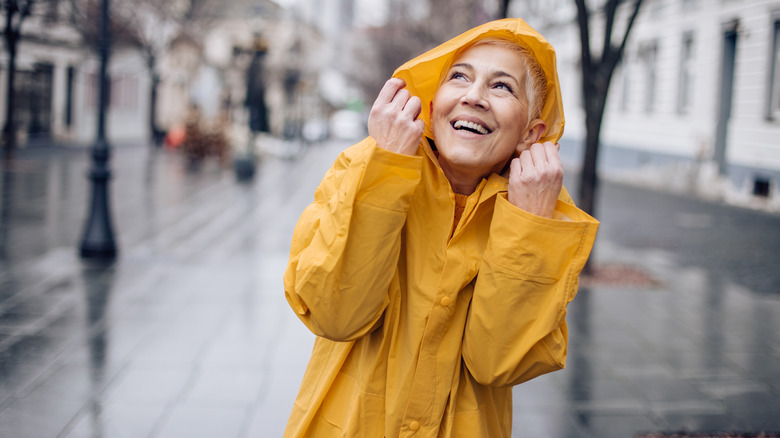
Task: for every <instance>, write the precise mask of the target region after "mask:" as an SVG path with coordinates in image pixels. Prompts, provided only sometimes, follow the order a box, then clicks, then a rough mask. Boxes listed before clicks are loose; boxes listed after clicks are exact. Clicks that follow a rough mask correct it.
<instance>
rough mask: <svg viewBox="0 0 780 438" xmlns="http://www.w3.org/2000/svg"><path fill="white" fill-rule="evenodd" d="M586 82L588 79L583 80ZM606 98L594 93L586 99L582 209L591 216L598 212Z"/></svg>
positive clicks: (580, 202) (581, 184) (580, 200)
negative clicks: (599, 174) (600, 142)
mask: <svg viewBox="0 0 780 438" xmlns="http://www.w3.org/2000/svg"><path fill="white" fill-rule="evenodd" d="M583 80H586V79H583ZM605 102H606V101H605V97H604V96H603V94H602V93H596V92H592V93H591V94H590V95H589V96H586V97H585V131H586V134H585V156H584V157H583V160H582V170H581V172H580V187H579V189H580V190H579V192H580V198H579V200H578V203H579V205H580V208H582V209H583V210H584V211H585V212H587V213H588V214H590V215H593V214H594V213H595V211H596V194H597V191H598V154H599V137H600V136H601V124H602V121H603V120H604V105H605Z"/></svg>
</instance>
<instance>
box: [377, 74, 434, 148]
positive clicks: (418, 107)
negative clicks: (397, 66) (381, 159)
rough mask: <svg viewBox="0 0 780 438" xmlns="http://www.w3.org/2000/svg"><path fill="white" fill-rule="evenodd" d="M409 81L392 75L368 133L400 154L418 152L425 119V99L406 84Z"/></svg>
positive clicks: (380, 143)
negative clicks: (422, 117) (411, 90)
mask: <svg viewBox="0 0 780 438" xmlns="http://www.w3.org/2000/svg"><path fill="white" fill-rule="evenodd" d="M405 87H406V82H404V80H403V79H400V78H391V79H390V80H388V81H387V82H385V85H384V86H383V87H382V91H380V92H379V96H377V98H376V101H374V105H373V106H372V107H371V112H370V113H369V115H368V135H370V136H371V137H372V138H373V139H374V140H375V141H376V142H377V145H379V147H381V148H382V149H386V150H388V151H390V152H395V153H397V154H405V155H414V154H415V153H416V152H417V147H418V145H419V144H420V138H421V137H422V134H423V131H424V129H425V123H424V122H423V121H422V120H421V119H419V118H418V116H419V115H420V112H421V111H422V102H421V101H420V98H419V97H417V96H412V95H410V94H409V91H408V90H407V89H406V88H405Z"/></svg>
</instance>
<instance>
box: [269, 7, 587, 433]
mask: <svg viewBox="0 0 780 438" xmlns="http://www.w3.org/2000/svg"><path fill="white" fill-rule="evenodd" d="M490 36H499V37H504V38H512V39H519V40H522V41H523V43H524V44H525V45H526V46H528V47H530V48H531V49H532V50H533V52H534V54H535V56H536V57H537V58H538V61H539V63H540V65H541V66H542V68H543V70H544V71H545V73H546V75H547V79H548V83H549V84H550V85H549V87H550V88H549V90H548V93H547V95H548V97H547V101H546V103H545V105H544V110H543V114H542V116H543V118H544V119H545V122H546V123H547V127H548V128H547V133H546V135H545V137H544V139H543V140H551V141H557V140H558V139H559V138H560V136H561V134H562V132H563V123H564V118H563V109H562V103H561V98H560V90H559V87H558V79H557V73H556V67H555V54H554V51H553V48H552V47H551V46H550V45H549V44H548V43H547V42H546V41H545V40H544V39H543V38H542V36H541V35H539V34H538V33H536V32H535V31H534V30H533V29H531V28H530V27H529V26H528V25H527V24H525V22H523V21H522V20H520V19H509V20H500V21H496V22H492V23H488V24H485V25H483V26H480V27H477V28H475V29H472V30H471V31H468V32H466V33H464V34H463V35H461V36H459V37H456V38H455V39H453V40H451V41H449V42H447V43H445V44H443V45H441V46H439V47H437V48H435V49H432V50H431V51H429V52H427V53H425V54H423V55H421V56H419V57H417V58H415V59H414V60H412V61H409V62H408V63H406V64H404V65H403V66H402V67H400V68H399V69H398V70H397V71H396V76H399V77H402V78H403V79H405V80H406V83H407V88H408V89H409V90H410V91H411V93H412V94H413V95H417V96H419V97H420V98H421V100H422V102H423V105H422V107H423V109H424V111H423V113H422V114H421V117H422V118H423V119H424V120H425V122H426V135H427V136H430V135H431V133H430V131H429V127H428V125H429V123H428V122H429V114H428V108H429V103H430V101H431V100H432V99H433V95H434V93H435V91H436V87H437V85H438V79H439V75H440V74H442V70H443V69H444V68H446V67H448V65H449V62H450V61H451V58H452V57H453V56H454V53H455V51H456V50H457V49H459V48H462V47H463V46H464V45H468V44H469V43H471V42H473V41H475V40H477V39H481V38H483V37H490ZM507 182H508V181H507V179H506V178H504V177H502V176H500V175H497V174H491V175H490V176H489V177H488V178H486V179H484V180H483V181H482V182H481V183H480V184H479V185H478V187H477V189H476V190H475V191H474V193H473V194H471V195H470V196H469V197H468V199H467V203H466V208H465V211H464V212H463V215H462V217H461V219H460V221H459V223H458V224H457V226H456V228H455V231H454V234H452V235H451V232H452V227H453V217H454V207H455V201H454V194H453V192H452V189H451V188H450V184H449V182H448V181H447V179H446V178H445V176H444V174H443V173H442V171H441V169H440V168H439V166H438V161H437V159H436V157H435V155H434V153H433V152H432V150H431V147H430V145H429V143H428V141H426V140H423V141H422V142H421V144H420V147H419V149H418V152H417V155H416V156H406V155H398V154H394V153H391V152H388V151H386V150H384V149H381V148H379V147H377V145H376V143H375V142H374V140H373V139H371V138H370V137H369V138H366V139H365V140H363V141H362V142H360V143H358V144H357V145H355V146H353V147H351V148H348V149H347V150H345V151H343V152H342V153H341V155H340V156H339V158H338V159H337V160H336V162H335V164H334V165H333V167H332V168H331V169H330V170H329V171H328V173H327V174H326V175H325V178H324V179H323V181H322V183H321V185H320V186H319V187H318V189H317V191H316V193H315V200H314V203H313V204H311V205H310V206H309V207H308V208H307V209H306V210H305V211H304V213H303V214H302V216H301V218H300V220H299V222H298V225H297V226H296V229H295V233H294V235H293V240H292V245H291V250H290V261H289V265H288V267H287V270H286V271H285V274H284V285H285V294H286V297H287V300H288V302H289V304H290V306H291V307H292V308H293V310H294V311H295V312H296V314H297V315H298V317H299V318H300V319H301V320H302V321H303V322H304V324H306V326H307V327H309V329H311V331H312V332H314V333H315V334H316V335H317V336H318V337H317V339H316V341H315V344H314V349H313V351H312V357H311V361H310V362H309V366H308V368H307V370H306V373H305V375H304V377H303V382H302V384H301V389H300V393H299V394H298V397H297V399H296V401H295V404H294V407H293V411H292V414H291V416H290V420H289V423H288V425H287V430H286V433H285V436H288V437H299V436H312V437H318V438H320V437H346V436H349V437H372V438H373V437H377V438H382V437H387V438H390V437H398V436H403V437H412V436H414V437H470V438H473V437H491V438H496V437H509V436H510V434H511V428H512V385H516V384H518V383H521V382H524V381H526V380H529V379H532V378H534V377H536V376H539V375H541V374H544V373H548V372H551V371H555V370H558V369H561V368H563V367H564V365H565V358H566V346H567V327H566V321H565V315H566V305H567V304H568V303H569V301H571V300H572V299H573V298H574V295H575V294H576V292H577V286H578V276H579V273H580V270H581V269H582V267H583V265H584V264H585V261H586V260H587V258H588V255H589V253H590V249H591V247H592V245H593V241H594V239H595V235H596V230H597V228H598V222H597V221H596V220H594V219H593V218H591V217H590V216H588V215H587V214H585V213H584V212H582V211H580V210H579V209H577V208H576V207H575V206H574V204H573V203H572V201H571V198H570V197H569V196H568V194H567V193H566V190H565V189H564V190H562V193H561V196H560V197H559V201H558V204H557V207H556V212H555V216H554V218H553V219H545V218H541V217H537V216H534V215H532V214H529V213H526V212H524V211H522V210H520V209H518V208H516V207H515V206H513V205H511V204H510V203H509V201H508V200H507V197H506V192H507Z"/></svg>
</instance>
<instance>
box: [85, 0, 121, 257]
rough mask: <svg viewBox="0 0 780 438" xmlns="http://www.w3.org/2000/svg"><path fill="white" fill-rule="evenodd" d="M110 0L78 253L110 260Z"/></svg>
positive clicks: (113, 252) (113, 250) (101, 39)
mask: <svg viewBox="0 0 780 438" xmlns="http://www.w3.org/2000/svg"><path fill="white" fill-rule="evenodd" d="M108 6H109V0H102V7H101V18H100V37H99V41H98V46H99V52H100V79H99V81H100V85H99V87H98V99H99V101H98V119H97V140H96V141H95V145H94V147H93V148H92V169H91V170H90V172H89V179H90V180H91V182H92V202H91V203H90V207H89V215H88V218H87V223H86V226H85V228H84V235H83V237H82V240H81V247H80V253H81V257H82V258H88V259H104V260H105V259H113V258H115V257H116V253H117V248H116V243H115V241H114V230H113V227H112V226H111V211H110V205H109V191H108V180H109V179H111V171H110V170H109V168H108V161H109V158H110V156H111V152H110V149H109V144H108V141H106V104H107V100H108V99H107V98H108V74H107V70H108V57H109V47H110V43H111V42H110V39H109V38H110V34H109V19H108Z"/></svg>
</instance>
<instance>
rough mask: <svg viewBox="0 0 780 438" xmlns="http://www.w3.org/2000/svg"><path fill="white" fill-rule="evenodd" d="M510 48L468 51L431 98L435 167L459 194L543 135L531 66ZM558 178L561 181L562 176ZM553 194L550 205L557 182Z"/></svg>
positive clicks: (488, 45)
mask: <svg viewBox="0 0 780 438" xmlns="http://www.w3.org/2000/svg"><path fill="white" fill-rule="evenodd" d="M514 47H518V49H515V48H513V47H512V46H511V45H510V44H509V43H508V42H507V43H502V44H496V43H495V42H494V40H489V41H487V42H480V43H477V44H475V45H473V46H471V47H470V48H468V49H467V50H466V51H464V52H463V53H461V54H460V55H459V56H457V57H456V58H455V59H456V60H457V61H456V62H455V64H453V66H452V67H450V68H449V70H448V72H447V73H446V74H445V75H444V78H445V79H444V80H443V81H442V83H441V85H440V86H439V89H438V91H436V95H435V96H434V99H433V102H432V104H431V125H432V126H431V129H432V131H433V136H434V139H435V142H436V146H437V149H438V152H439V154H438V158H439V164H440V166H441V168H442V171H444V174H445V175H446V176H447V179H448V180H449V181H450V184H452V186H453V189H454V190H455V192H457V193H461V194H464V195H469V194H471V193H472V192H473V191H474V189H475V188H476V186H477V184H478V183H479V181H480V180H482V179H483V178H485V177H486V176H488V175H490V173H492V172H495V173H501V170H502V169H503V168H504V167H505V166H506V164H507V162H509V159H510V158H511V157H512V156H513V155H515V154H517V155H520V154H521V153H522V152H523V151H525V150H527V149H529V148H530V147H531V145H532V144H533V143H535V142H536V141H538V140H539V138H541V136H542V134H543V133H544V130H545V124H544V121H543V120H542V119H540V118H538V117H534V116H533V115H532V114H531V113H530V112H529V107H530V106H531V105H530V104H529V99H528V92H527V89H528V88H531V89H533V88H534V87H533V86H531V87H527V86H526V83H529V82H530V83H533V79H532V76H531V74H530V71H529V69H528V65H529V64H530V63H532V62H533V61H532V62H528V61H527V60H526V55H525V54H523V53H522V52H521V51H520V50H519V46H517V44H514ZM533 63H534V64H535V62H533ZM380 146H381V145H380ZM556 158H557V157H556ZM557 164H560V161H558V163H557ZM556 176H560V179H561V180H562V178H563V172H562V170H561V171H560V172H558V175H556ZM556 185H557V186H558V187H557V191H556V187H555V186H556ZM552 192H553V193H551V194H550V197H551V199H552V200H553V201H554V200H555V199H557V198H558V192H560V181H557V182H554V184H553V187H552Z"/></svg>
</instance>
